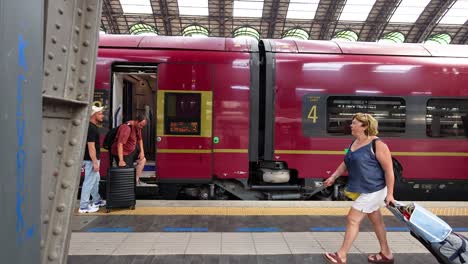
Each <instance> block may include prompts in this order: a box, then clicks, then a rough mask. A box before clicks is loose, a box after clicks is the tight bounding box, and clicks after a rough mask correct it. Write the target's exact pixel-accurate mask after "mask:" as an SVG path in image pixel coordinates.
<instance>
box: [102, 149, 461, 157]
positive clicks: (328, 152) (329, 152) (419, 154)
mask: <svg viewBox="0 0 468 264" xmlns="http://www.w3.org/2000/svg"><path fill="white" fill-rule="evenodd" d="M101 152H108V150H107V149H104V148H101ZM157 152H158V153H211V152H214V153H248V152H249V150H248V149H213V150H209V149H158V150H157ZM275 154H291V155H344V154H345V153H344V151H335V150H276V151H275ZM392 155H393V156H412V157H468V152H402V151H395V152H392Z"/></svg>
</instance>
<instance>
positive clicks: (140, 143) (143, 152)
mask: <svg viewBox="0 0 468 264" xmlns="http://www.w3.org/2000/svg"><path fill="white" fill-rule="evenodd" d="M138 144H139V145H140V155H139V156H138V158H139V159H140V160H143V159H144V158H145V150H144V149H143V139H140V140H138Z"/></svg>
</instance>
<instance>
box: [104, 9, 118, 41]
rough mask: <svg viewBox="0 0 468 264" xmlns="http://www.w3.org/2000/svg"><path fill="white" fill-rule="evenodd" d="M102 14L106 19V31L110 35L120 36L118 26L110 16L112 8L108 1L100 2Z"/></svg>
mask: <svg viewBox="0 0 468 264" xmlns="http://www.w3.org/2000/svg"><path fill="white" fill-rule="evenodd" d="M102 11H103V12H102V13H103V14H104V16H105V17H106V19H107V24H108V30H109V32H107V33H111V34H120V29H119V26H118V25H117V24H116V23H115V18H114V16H113V15H112V7H111V6H110V4H109V2H108V1H102Z"/></svg>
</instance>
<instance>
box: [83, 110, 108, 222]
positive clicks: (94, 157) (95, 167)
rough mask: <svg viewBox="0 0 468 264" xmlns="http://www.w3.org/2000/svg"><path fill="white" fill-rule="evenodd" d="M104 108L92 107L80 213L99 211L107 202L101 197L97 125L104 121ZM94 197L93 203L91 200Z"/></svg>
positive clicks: (84, 160)
mask: <svg viewBox="0 0 468 264" xmlns="http://www.w3.org/2000/svg"><path fill="white" fill-rule="evenodd" d="M102 111H103V107H97V106H94V105H93V106H92V107H91V117H90V119H89V127H88V136H87V140H86V150H85V155H84V159H83V165H84V169H85V178H84V181H83V186H82V187H81V199H80V209H79V210H78V212H80V213H93V212H96V211H98V210H99V207H101V206H105V205H106V201H105V200H102V199H101V196H100V195H99V180H100V179H101V175H99V165H100V163H99V162H100V161H99V156H100V150H101V146H100V144H99V131H98V127H97V124H101V123H102V121H103V120H104V114H103V113H102ZM90 196H92V198H93V199H92V203H90V202H89V198H90Z"/></svg>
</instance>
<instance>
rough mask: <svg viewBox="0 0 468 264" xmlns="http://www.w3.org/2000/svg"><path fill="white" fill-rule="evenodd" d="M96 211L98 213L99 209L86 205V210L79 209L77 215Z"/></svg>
mask: <svg viewBox="0 0 468 264" xmlns="http://www.w3.org/2000/svg"><path fill="white" fill-rule="evenodd" d="M97 211H99V207H96V206H93V205H88V207H87V208H80V209H79V210H78V213H81V214H86V213H95V212H97Z"/></svg>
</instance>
